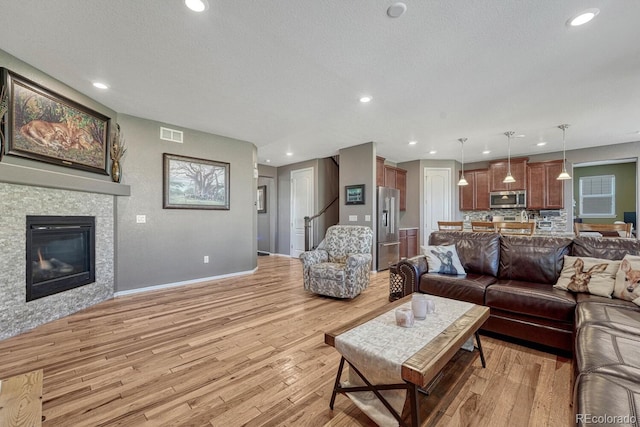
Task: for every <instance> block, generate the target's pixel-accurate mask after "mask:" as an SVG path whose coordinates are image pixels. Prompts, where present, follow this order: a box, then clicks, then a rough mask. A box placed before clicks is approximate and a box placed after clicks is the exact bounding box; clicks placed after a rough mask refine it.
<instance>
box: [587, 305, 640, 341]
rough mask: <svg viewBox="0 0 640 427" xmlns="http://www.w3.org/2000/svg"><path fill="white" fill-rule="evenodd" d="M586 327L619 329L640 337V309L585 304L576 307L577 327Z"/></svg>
mask: <svg viewBox="0 0 640 427" xmlns="http://www.w3.org/2000/svg"><path fill="white" fill-rule="evenodd" d="M586 325H594V326H600V327H604V328H612V329H617V330H620V331H623V332H627V333H630V334H634V335H638V336H639V337H640V308H638V307H635V309H634V308H632V307H623V306H619V305H606V304H598V303H594V302H584V303H582V304H578V306H577V307H576V320H575V327H576V329H580V328H582V327H583V326H586Z"/></svg>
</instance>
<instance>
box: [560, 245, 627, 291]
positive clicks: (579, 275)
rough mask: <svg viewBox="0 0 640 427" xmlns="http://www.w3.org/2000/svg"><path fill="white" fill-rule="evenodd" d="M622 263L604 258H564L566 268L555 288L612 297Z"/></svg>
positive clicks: (566, 256)
mask: <svg viewBox="0 0 640 427" xmlns="http://www.w3.org/2000/svg"><path fill="white" fill-rule="evenodd" d="M619 268H620V261H611V260H608V259H602V258H591V257H573V256H569V255H565V256H564V267H562V272H561V273H560V277H559V278H558V281H557V282H556V284H555V285H553V287H554V288H557V289H562V290H565V291H571V292H586V293H590V294H594V295H600V296H603V297H610V296H611V294H612V293H613V287H614V285H615V282H616V274H617V273H618V269H619Z"/></svg>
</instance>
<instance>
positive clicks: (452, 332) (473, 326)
mask: <svg viewBox="0 0 640 427" xmlns="http://www.w3.org/2000/svg"><path fill="white" fill-rule="evenodd" d="M431 298H433V299H434V300H435V302H436V315H437V314H438V312H439V311H440V310H442V312H441V315H440V316H439V317H440V318H438V319H437V321H436V317H432V318H430V317H429V316H434V315H428V316H427V319H426V320H424V321H418V320H416V323H415V326H414V328H417V329H416V330H414V331H403V329H405V328H401V327H399V326H395V324H392V323H391V321H390V319H391V318H393V313H394V312H395V310H396V309H397V308H398V307H400V306H403V305H405V306H406V305H407V304H410V302H411V295H408V296H406V297H404V298H402V299H399V300H397V301H395V302H393V303H391V304H388V305H386V306H384V307H381V308H379V309H377V310H373V311H372V312H370V313H368V314H366V315H364V316H361V317H360V318H358V319H356V320H354V321H352V322H349V323H347V324H345V325H343V326H342V327H340V328H338V329H335V330H333V331H330V332H326V333H325V343H326V344H328V345H330V346H332V347H335V348H336V349H338V351H341V350H340V349H341V348H343V349H344V346H345V343H347V345H349V346H351V347H350V349H349V351H348V352H346V351H344V350H343V351H341V354H342V355H343V356H342V358H341V360H340V366H339V368H338V373H337V375H336V381H335V385H334V389H333V394H332V396H331V402H330V404H329V406H330V408H331V409H333V405H334V402H335V398H336V395H337V394H338V393H341V394H346V393H355V392H364V391H368V392H373V393H374V394H375V396H376V397H377V398H378V399H379V400H380V401H381V402H382V404H383V405H384V406H385V407H386V408H387V409H388V410H389V412H390V413H391V415H393V417H394V418H395V419H396V420H397V421H398V423H399V424H400V425H402V426H408V425H409V423H408V421H409V419H410V421H411V425H412V426H414V427H415V426H419V425H421V424H420V418H421V412H422V413H424V412H425V407H426V408H427V413H426V414H424V415H427V416H428V415H429V413H428V411H429V409H428V408H431V409H433V408H434V406H433V403H434V401H436V400H440V399H426V400H427V401H428V400H431V401H432V402H431V405H429V404H423V405H422V408H421V400H423V401H424V399H421V398H420V395H422V394H427V395H428V394H429V393H431V392H433V394H438V392H437V389H438V388H440V386H441V385H442V383H443V382H444V381H443V377H446V378H448V379H449V380H454V381H457V377H459V376H460V375H462V374H461V373H462V372H464V371H465V370H466V367H468V366H469V365H470V364H471V362H472V361H473V360H475V359H476V358H477V356H478V354H479V356H480V359H481V361H482V366H483V367H485V360H484V354H483V352H482V345H481V343H480V336H479V334H478V329H480V327H481V326H482V325H483V324H484V322H485V321H486V320H487V319H488V318H489V308H488V307H483V306H479V305H475V304H470V303H465V302H461V301H454V300H448V299H446V298H440V297H431ZM448 302H450V304H451V305H452V307H453V306H455V309H456V311H454V310H453V308H452V309H451V311H450V312H448V313H447V312H446V310H447V304H448ZM461 304H462V305H461ZM465 310H466V311H465ZM457 313H460V314H459V315H458V314H457ZM447 316H448V317H447ZM442 317H445V318H446V320H442ZM436 323H439V325H438V326H437V327H436V326H435V324H436ZM374 324H380V325H381V327H382V329H379V330H376V332H375V333H370V332H369V331H370V330H372V329H371V328H372V327H374ZM431 325H434V326H431ZM356 328H359V329H356ZM420 328H422V329H423V331H424V336H425V337H427V336H430V335H431V337H430V338H424V342H420V341H418V345H417V346H416V334H418V335H419V336H422V331H421V329H420ZM429 328H432V329H433V331H429ZM412 329H413V328H412ZM354 332H355V333H356V334H360V335H359V336H358V338H357V339H356V338H353V336H354ZM407 332H410V333H411V334H413V336H412V337H408V336H407V335H408V334H407ZM430 332H431V334H430ZM363 334H364V335H363ZM473 336H475V340H476V347H475V349H474V351H472V352H467V351H465V350H460V348H461V346H462V345H463V344H464V343H465V342H466V341H468V340H469V339H470V338H471V337H473ZM418 339H419V340H420V339H421V338H418ZM337 341H339V342H338V345H336V344H337ZM349 341H352V343H350V342H349ZM379 341H384V342H387V343H393V345H394V346H398V347H400V348H404V347H403V346H405V345H406V348H407V349H409V348H412V349H416V350H415V351H414V350H410V351H411V354H409V355H408V356H409V357H407V358H406V359H405V360H404V361H398V360H394V361H392V360H390V359H392V357H389V360H386V359H385V358H386V356H385V355H384V354H382V353H383V352H379V353H378V352H376V351H375V350H374V354H373V358H374V359H377V360H378V361H379V362H381V364H382V366H392V367H393V368H392V369H393V370H394V371H399V376H398V377H397V381H396V383H389V382H387V381H385V382H384V383H381V384H374V383H372V382H371V381H369V380H368V379H367V378H366V376H367V368H372V367H371V366H369V367H368V366H365V365H366V364H367V363H363V362H360V365H361V366H357V364H356V366H354V364H353V362H352V361H350V360H348V359H349V357H345V354H344V353H348V354H349V355H351V356H353V355H356V354H357V355H358V356H360V354H358V351H359V346H362V347H364V348H365V349H366V348H367V345H368V344H371V345H372V346H374V348H375V345H379V344H380V343H379ZM368 351H369V350H368V349H366V350H363V352H365V353H366V352H368ZM369 356H371V355H369ZM369 356H367V357H365V360H368V361H369V360H370V358H369ZM402 357H404V356H402ZM352 358H354V357H352ZM358 359H359V357H358ZM345 361H346V362H347V363H348V364H349V366H350V369H353V370H354V371H355V372H356V373H357V375H358V376H359V377H360V378H361V379H362V381H363V383H364V385H362V386H347V387H345V386H343V385H341V383H340V378H341V375H342V370H343V368H344V363H345ZM394 364H395V365H394ZM459 364H463V365H466V367H465V368H460V367H457V366H456V365H459ZM398 365H399V366H398ZM379 369H380V368H378V367H373V368H372V371H373V372H375V371H376V370H379ZM391 375H395V373H392V374H391ZM394 378H395V377H394ZM400 381H404V382H400ZM438 381H439V383H438V384H437V387H436V388H434V386H435V385H436V383H437V382H438ZM443 388H445V389H447V390H451V388H450V387H449V388H447V387H443ZM386 390H406V391H407V392H408V393H407V397H406V401H405V407H404V411H397V410H396V409H394V408H393V407H392V406H391V405H390V404H389V402H387V400H386V399H385V398H384V397H383V395H382V394H381V392H382V391H386ZM421 392H422V393H421ZM441 397H442V396H441ZM399 412H404V413H405V414H404V416H403V413H399ZM406 412H408V414H406ZM407 418H408V419H407Z"/></svg>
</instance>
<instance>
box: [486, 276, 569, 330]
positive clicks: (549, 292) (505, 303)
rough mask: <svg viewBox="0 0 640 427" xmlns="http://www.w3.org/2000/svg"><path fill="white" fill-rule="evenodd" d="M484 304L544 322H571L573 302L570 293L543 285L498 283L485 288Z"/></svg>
mask: <svg viewBox="0 0 640 427" xmlns="http://www.w3.org/2000/svg"><path fill="white" fill-rule="evenodd" d="M485 305H487V306H489V307H491V308H494V307H495V308H498V309H500V310H504V311H511V312H515V313H522V314H527V315H530V316H535V317H541V318H545V319H551V320H558V321H563V322H573V318H574V311H575V307H576V300H575V298H574V296H573V294H571V293H570V292H566V291H562V290H560V289H555V288H554V287H553V286H550V285H546V284H543V283H532V282H522V281H517V280H499V281H498V282H497V283H495V284H493V285H491V286H489V287H488V288H487V290H486V292H485Z"/></svg>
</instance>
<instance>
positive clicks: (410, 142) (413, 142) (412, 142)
mask: <svg viewBox="0 0 640 427" xmlns="http://www.w3.org/2000/svg"><path fill="white" fill-rule="evenodd" d="M417 143H418V141H409V145H416V144H417Z"/></svg>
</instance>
